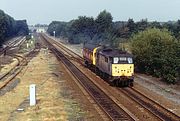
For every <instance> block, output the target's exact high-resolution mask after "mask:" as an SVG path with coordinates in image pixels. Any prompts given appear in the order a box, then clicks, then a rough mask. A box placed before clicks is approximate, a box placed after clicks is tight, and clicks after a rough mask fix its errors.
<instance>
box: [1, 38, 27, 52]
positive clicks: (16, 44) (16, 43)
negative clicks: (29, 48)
mask: <svg viewBox="0 0 180 121" xmlns="http://www.w3.org/2000/svg"><path fill="white" fill-rule="evenodd" d="M24 41H25V37H19V38H17V39H15V40H14V41H12V42H9V43H7V45H6V47H4V48H2V49H1V51H0V55H2V54H5V53H6V52H7V51H8V50H9V49H11V48H14V47H19V46H20V45H22V44H23V43H24Z"/></svg>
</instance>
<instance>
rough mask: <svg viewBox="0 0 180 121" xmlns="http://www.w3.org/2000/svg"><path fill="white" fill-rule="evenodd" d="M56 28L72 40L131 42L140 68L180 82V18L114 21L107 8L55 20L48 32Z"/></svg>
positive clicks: (51, 33)
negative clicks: (166, 20)
mask: <svg viewBox="0 0 180 121" xmlns="http://www.w3.org/2000/svg"><path fill="white" fill-rule="evenodd" d="M53 31H55V32H56V36H58V37H62V38H66V39H67V40H68V41H69V42H70V43H84V42H93V43H102V44H108V45H110V46H113V47H119V46H120V44H121V43H124V42H125V43H131V44H130V46H129V49H130V50H131V52H132V53H133V55H134V60H135V65H136V68H137V70H138V71H140V72H143V73H147V74H151V75H153V76H156V77H161V78H162V80H164V81H166V82H170V83H175V82H178V81H179V82H180V20H178V21H169V22H157V21H154V22H148V20H147V19H142V20H141V21H138V22H134V20H133V19H129V20H128V21H117V22H113V17H112V16H111V14H110V13H109V12H107V11H105V10H104V11H102V12H100V13H99V15H98V16H97V17H96V18H93V17H86V16H80V17H78V18H77V19H75V20H72V21H70V22H59V21H53V22H52V23H50V25H49V27H48V33H49V34H50V35H52V36H53V34H54V33H53Z"/></svg>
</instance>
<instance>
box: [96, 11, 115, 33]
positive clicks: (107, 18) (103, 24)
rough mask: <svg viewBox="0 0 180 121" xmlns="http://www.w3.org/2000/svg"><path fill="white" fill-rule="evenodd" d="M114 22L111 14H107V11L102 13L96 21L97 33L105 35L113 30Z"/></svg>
mask: <svg viewBox="0 0 180 121" xmlns="http://www.w3.org/2000/svg"><path fill="white" fill-rule="evenodd" d="M112 20H113V18H112V16H111V13H109V12H107V11H106V10H104V11H102V12H100V14H99V15H98V16H97V18H96V20H95V22H96V26H97V32H98V33H103V32H105V31H108V30H109V29H111V28H112Z"/></svg>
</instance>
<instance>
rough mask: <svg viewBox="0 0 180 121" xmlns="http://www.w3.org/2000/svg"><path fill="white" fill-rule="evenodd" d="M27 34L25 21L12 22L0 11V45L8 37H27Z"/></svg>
mask: <svg viewBox="0 0 180 121" xmlns="http://www.w3.org/2000/svg"><path fill="white" fill-rule="evenodd" d="M28 33H29V30H28V25H27V23H26V20H14V19H13V18H12V17H11V16H9V15H7V14H6V13H4V12H3V11H2V10H0V45H1V44H2V43H3V42H4V41H5V40H6V39H7V38H9V37H13V36H16V35H27V34H28Z"/></svg>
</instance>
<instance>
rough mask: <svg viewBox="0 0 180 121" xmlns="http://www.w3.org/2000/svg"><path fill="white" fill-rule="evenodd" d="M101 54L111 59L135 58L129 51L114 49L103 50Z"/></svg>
mask: <svg viewBox="0 0 180 121" xmlns="http://www.w3.org/2000/svg"><path fill="white" fill-rule="evenodd" d="M99 53H100V54H102V55H105V56H109V57H116V56H117V57H118V56H124V57H133V55H132V54H130V53H128V52H127V51H122V50H118V49H112V48H108V49H102V50H101V51H100V52H99Z"/></svg>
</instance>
